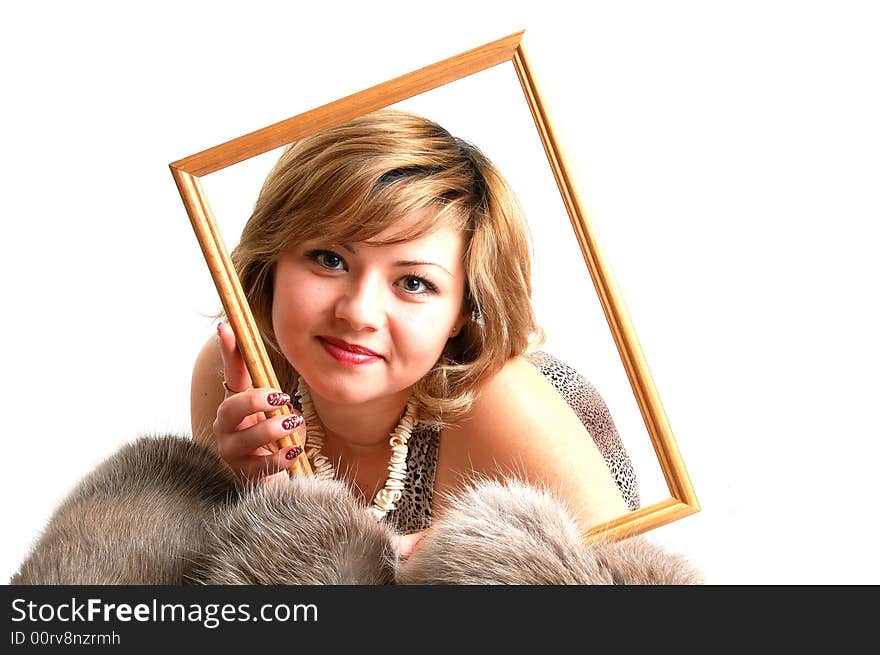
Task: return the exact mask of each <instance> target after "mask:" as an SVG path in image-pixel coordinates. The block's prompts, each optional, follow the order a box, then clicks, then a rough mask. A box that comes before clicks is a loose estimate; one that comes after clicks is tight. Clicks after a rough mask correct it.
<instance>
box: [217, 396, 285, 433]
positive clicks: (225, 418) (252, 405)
mask: <svg viewBox="0 0 880 655" xmlns="http://www.w3.org/2000/svg"><path fill="white" fill-rule="evenodd" d="M284 406H287V407H288V408H289V411H290V413H291V414H296V415H297V416H301V414H300V413H299V412H297V411H295V410H292V409H290V396H289V395H288V394H286V393H284V392H283V391H280V390H278V389H272V388H260V389H247V390H246V391H242V392H240V393H236V394H232V395H230V394H229V393H227V394H226V400H224V401H223V402H222V403H220V406H219V407H218V408H217V419H216V420H215V421H214V434H216V435H221V434H225V433H228V432H235V431H237V430H240V429H242V428H243V427H247V426H242V423H243V422H245V419H247V418H249V417H251V416H253V415H254V414H256V415H257V416H258V420H263V418H264V413H265V412H274V411H275V410H277V409H279V408H281V407H284ZM250 422H252V421H249V422H248V423H250Z"/></svg>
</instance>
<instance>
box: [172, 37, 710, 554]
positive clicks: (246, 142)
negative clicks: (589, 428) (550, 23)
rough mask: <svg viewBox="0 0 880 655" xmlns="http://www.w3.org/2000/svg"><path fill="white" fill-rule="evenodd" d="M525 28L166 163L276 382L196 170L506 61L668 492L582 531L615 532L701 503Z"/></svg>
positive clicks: (242, 345) (256, 369) (242, 340)
mask: <svg viewBox="0 0 880 655" xmlns="http://www.w3.org/2000/svg"><path fill="white" fill-rule="evenodd" d="M524 34H525V32H524V31H522V32H517V33H515V34H511V35H510V36H507V37H504V38H501V39H498V40H496V41H492V42H490V43H487V44H485V45H483V46H480V47H477V48H474V49H472V50H468V51H466V52H463V53H461V54H459V55H456V56H453V57H450V58H448V59H444V60H442V61H439V62H437V63H435V64H431V65H429V66H426V67H424V68H420V69H418V70H416V71H413V72H411V73H407V74H405V75H402V76H400V77H397V78H394V79H392V80H389V81H387V82H384V83H382V84H379V85H376V86H373V87H371V88H368V89H365V90H363V91H360V92H358V93H354V94H352V95H349V96H346V97H344V98H341V99H339V100H336V101H334V102H331V103H328V104H326V105H323V106H321V107H318V108H316V109H312V110H310V111H307V112H304V113H302V114H299V115H297V116H293V117H292V118H288V119H286V120H283V121H281V122H278V123H275V124H273V125H269V126H267V127H264V128H262V129H259V130H256V131H255V132H251V133H249V134H245V135H244V136H240V137H238V138H235V139H232V140H231V141H227V142H225V143H222V144H220V145H217V146H215V147H213V148H209V149H207V150H204V151H202V152H199V153H196V154H194V155H191V156H189V157H185V158H183V159H180V160H178V161H175V162H173V163H171V164H170V168H171V173H172V175H173V177H174V180H175V182H176V184H177V187H178V190H179V191H180V195H181V198H182V200H183V204H184V206H185V208H186V212H187V214H188V216H189V218H190V221H191V222H192V226H193V229H194V231H195V233H196V237H197V239H198V242H199V246H200V247H201V249H202V253H203V255H204V257H205V260H206V262H207V264H208V268H209V270H210V273H211V277H212V278H213V281H214V284H215V286H216V288H217V291H218V293H219V296H220V300H221V302H222V304H223V308H224V310H225V312H226V316H227V318H228V320H229V322H230V324H231V325H232V328H233V330H234V331H235V334H236V337H237V340H238V346H239V349H240V350H241V352H242V355H243V357H244V360H245V362H246V364H247V367H248V370H249V371H250V374H251V378H252V380H253V383H254V385H255V386H260V387H262V386H277V385H278V382H277V378H276V376H275V372H274V371H273V369H272V366H271V364H270V362H269V358H268V355H267V353H266V350H265V347H264V345H263V342H262V339H261V338H260V335H259V331H258V330H257V327H256V324H255V322H254V318H253V316H252V314H251V311H250V308H249V306H248V303H247V301H246V299H245V295H244V292H243V290H242V288H241V285H240V282H239V280H238V276H237V275H236V273H235V269H234V267H233V265H232V262H231V260H230V258H229V254H228V252H227V250H226V247H225V245H224V241H223V238H222V235H221V234H220V232H219V230H218V228H217V223H216V221H215V218H214V215H213V214H212V211H211V207H210V204H209V202H208V198H207V196H206V194H205V191H204V189H203V187H202V184H201V182H200V178H201V177H203V176H205V175H208V174H210V173H213V172H216V171H218V170H221V169H224V168H226V167H229V166H232V165H233V164H236V163H239V162H241V161H244V160H246V159H249V158H251V157H255V156H257V155H260V154H263V153H265V152H268V151H269V150H273V149H275V148H278V147H281V146H284V145H286V144H288V143H291V142H293V141H295V140H297V139H299V138H302V137H304V136H307V135H310V134H315V133H317V132H320V131H321V130H324V129H326V128H329V127H332V126H334V125H338V124H340V123H344V122H346V121H349V120H351V119H353V118H356V117H357V116H360V115H362V114H365V113H369V112H372V111H376V110H378V109H382V108H384V107H387V106H390V105H393V104H395V103H397V102H400V101H403V100H406V99H407V98H411V97H413V96H416V95H418V94H421V93H424V92H426V91H430V90H431V89H435V88H437V87H440V86H442V85H445V84H448V83H450V82H454V81H456V80H459V79H462V78H464V77H467V76H469V75H472V74H475V73H478V72H480V71H483V70H485V69H487V68H490V67H493V66H496V65H499V64H503V63H505V62H510V64H511V65H512V66H513V67H514V69H515V72H516V75H517V77H518V79H519V82H520V85H521V87H522V91H523V93H524V95H525V99H526V102H527V103H528V106H529V109H530V111H531V114H532V118H533V120H534V124H535V127H536V129H537V130H538V134H539V136H540V139H541V142H542V144H543V147H544V151H545V153H546V155H547V160H548V162H549V164H550V168H551V170H552V172H553V176H554V178H555V180H556V184H557V186H558V189H559V192H560V194H561V197H562V201H563V203H564V205H565V208H566V210H567V212H568V216H569V219H570V221H571V226H572V228H573V231H574V235H575V237H576V239H577V241H578V244H579V246H580V250H581V253H582V255H583V258H584V261H585V263H586V265H587V268H588V270H589V273H590V277H591V279H592V282H593V286H594V287H595V290H596V293H597V294H598V298H599V301H600V303H601V306H602V310H603V312H604V314H605V318H606V320H607V322H608V326H609V328H610V329H611V333H612V336H613V338H614V342H615V344H616V346H617V350H618V353H619V354H620V359H621V361H622V363H623V366H624V369H625V371H626V375H627V378H628V380H629V383H630V385H631V387H632V390H633V394H634V395H635V399H636V402H637V404H638V407H639V410H640V412H641V415H642V418H643V420H644V423H645V427H646V428H647V431H648V434H649V435H650V438H651V441H652V444H653V447H654V452H655V453H656V455H657V458H658V462H659V464H660V468H661V469H662V471H663V475H664V478H665V480H666V484H667V487H668V489H669V493H670V497H669V498H667V499H664V500H661V501H659V502H654V503H652V504H650V505H648V506H646V507H642V508H640V509H637V510H635V511H632V512H629V513H627V514H625V515H623V516H620V517H618V518H615V519H613V520H611V521H608V522H606V523H603V524H600V525H597V526H595V527H593V528H592V529H591V530H590V531H589V532H588V533H587V534H586V535H585V539H587V540H594V539H620V538H624V537H627V536H631V535H635V534H641V533H644V532H646V531H648V530H651V529H653V528H656V527H659V526H661V525H665V524H668V523H670V522H672V521H676V520H678V519H680V518H683V517H685V516H688V515H690V514H693V513H695V512H698V511H699V509H700V507H699V504H698V502H697V498H696V495H695V493H694V489H693V486H692V485H691V481H690V477H689V476H688V473H687V470H686V468H685V465H684V462H683V460H682V458H681V455H680V453H679V450H678V446H677V444H676V441H675V437H674V435H673V433H672V430H671V428H670V426H669V422H668V420H667V417H666V414H665V412H664V410H663V406H662V404H661V402H660V398H659V395H658V393H657V390H656V388H655V386H654V382H653V379H652V377H651V373H650V370H649V368H648V364H647V362H646V361H645V357H644V354H643V353H642V349H641V346H640V344H639V340H638V337H637V335H636V332H635V329H634V328H633V325H632V323H631V321H630V318H629V315H628V312H627V310H626V306H625V304H624V302H623V298H622V296H621V294H620V291H619V289H618V288H617V285H616V283H615V281H614V276H613V274H612V273H611V269H610V267H609V265H608V263H607V261H606V260H605V257H604V255H603V253H602V252H601V249H600V247H599V244H598V241H597V238H596V236H595V233H594V231H593V230H592V229H591V226H590V221H589V219H588V217H587V214H586V212H585V211H584V208H583V203H582V202H581V200H580V198H581V197H583V194H581V193H580V192H579V191H578V187H577V180H576V179H575V178H574V176H573V175H572V174H571V173H570V171H571V170H572V169H571V167H570V166H569V165H568V163H567V161H566V156H565V153H564V152H563V149H562V147H561V144H560V142H559V140H558V138H557V136H556V133H555V131H554V128H553V123H552V121H551V119H550V116H549V115H548V112H547V108H546V106H545V104H546V103H545V102H544V101H543V100H542V97H541V93H540V90H539V86H538V83H537V81H536V79H535V73H534V69H533V66H532V65H531V63H530V62H529V58H528V57H527V55H526V51H525V48H524V46H523V37H524ZM288 411H289V410H288V409H286V408H282V409H279V410H277V412H278V413H287V412H288ZM300 430H304V428H300ZM303 442H304V432H300V431H298V432H294V433H293V436H292V437H287V438H285V440H283V441H280V442H278V445H279V447H283V446H290V445H293V444H295V443H296V444H300V445H301V444H302V443H303ZM295 462H296V463H295V464H294V467H293V468H292V469H291V472H292V473H294V474H304V475H311V474H312V471H311V467H310V466H309V463H308V461H307V459H306V458H305V457H299V458H297V459H296V461H295Z"/></svg>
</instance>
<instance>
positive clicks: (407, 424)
mask: <svg viewBox="0 0 880 655" xmlns="http://www.w3.org/2000/svg"><path fill="white" fill-rule="evenodd" d="M296 395H297V396H298V397H299V400H300V406H301V407H302V415H303V419H305V423H306V455H307V456H308V458H309V459H310V460H311V462H312V467H313V468H314V470H315V477H316V478H318V479H320V480H332V479H333V478H335V477H336V471H334V470H333V464H331V463H330V460H329V459H327V457H326V456H325V455H323V454H322V453H321V447H322V446H323V445H324V427H323V426H322V425H321V419H319V418H318V414H317V413H316V412H315V405H314V404H313V403H312V396H311V394H310V393H309V388H308V386H307V385H306V382H305V380H303V377H302V376H300V377H299V384H298V385H297V388H296ZM418 410H419V404H418V402H417V401H416V399H415V398H413V397H411V398H410V399H409V400H408V401H407V403H406V412H404V414H403V418H402V419H400V423H398V424H397V427H396V428H394V431H393V432H392V433H391V439H390V440H389V443H390V444H391V460H390V461H389V462H388V479H387V480H386V481H385V486H384V487H383V488H382V489H380V490H379V491H378V492H377V493H376V497H375V498H373V504H372V505H371V506H370V507H369V508H368V509H367V511H368V512H369V513H370V515H371V516H373V517H374V518H375V519H376V520H377V521H378V520H380V519H382V518H383V517H384V516H385V515H386V514H387V513H388V512H390V511H391V510H393V509H395V507H396V505H395V503H396V502H397V501H399V500H400V497H401V496H402V495H403V487H404V481H405V480H406V454H407V451H408V447H407V445H406V442H407V441H408V440H409V438H410V436H411V434H412V429H413V426H414V425H415V424H416V421H417V420H418Z"/></svg>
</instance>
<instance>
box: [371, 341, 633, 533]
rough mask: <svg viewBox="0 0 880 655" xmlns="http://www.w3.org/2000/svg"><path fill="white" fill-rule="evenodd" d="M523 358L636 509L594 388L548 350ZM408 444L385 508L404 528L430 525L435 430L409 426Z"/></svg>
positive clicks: (629, 475)
mask: <svg viewBox="0 0 880 655" xmlns="http://www.w3.org/2000/svg"><path fill="white" fill-rule="evenodd" d="M528 359H529V361H530V362H531V363H532V364H534V365H535V366H536V367H537V368H538V370H540V371H541V373H542V374H543V375H544V377H546V378H547V379H548V380H549V381H550V382H551V383H552V384H553V386H554V387H555V388H556V390H557V391H558V392H559V393H560V394H561V395H562V397H563V398H565V400H566V402H567V403H568V404H569V406H570V407H571V408H572V409H573V410H574V412H575V414H577V416H578V418H579V419H580V420H581V423H583V424H584V426H585V427H586V428H587V430H588V431H589V433H590V436H592V437H593V441H595V442H596V446H597V447H598V448H599V452H600V453H602V457H603V458H604V459H605V463H606V464H607V465H608V469H609V470H610V471H611V475H612V476H613V477H614V481H615V482H616V483H617V486H618V488H619V489H620V493H621V495H622V496H623V499H624V500H625V501H626V504H627V506H628V507H629V509H630V510H635V509H638V508H639V505H640V502H641V501H640V499H639V484H638V479H637V478H636V475H635V471H634V470H633V466H632V462H631V461H630V458H629V455H628V454H627V452H626V449H625V448H624V447H623V443H622V442H621V440H620V436H619V435H618V434H617V428H615V427H614V421H613V419H612V418H611V413H610V412H609V411H608V407H607V406H606V405H605V402H604V401H603V400H602V397H601V396H600V395H599V392H598V391H596V389H595V387H593V385H592V384H590V383H589V382H588V381H587V380H586V379H585V378H584V377H583V376H582V375H581V374H580V373H578V372H577V371H576V370H575V369H573V368H572V367H571V366H569V365H568V364H566V363H565V362H563V361H561V360H559V359H557V358H556V357H554V356H553V355H550V354H549V353H546V352H543V351H538V352H535V353H531V354H529V355H528ZM408 445H409V454H408V455H407V458H406V466H407V475H406V481H405V483H404V484H405V487H404V490H403V496H402V497H401V499H400V501H399V502H398V503H397V509H395V510H393V511H391V512H389V513H388V514H387V520H388V521H389V522H390V523H391V525H393V526H394V527H395V528H396V530H397V531H398V532H401V533H405V534H406V533H410V532H416V531H418V530H424V529H425V528H427V527H429V526H430V525H431V503H432V500H433V496H434V474H435V472H436V466H437V451H438V447H439V445H440V431H439V430H438V429H432V428H422V429H418V428H417V429H415V430H413V432H412V435H411V436H410V439H409V442H408Z"/></svg>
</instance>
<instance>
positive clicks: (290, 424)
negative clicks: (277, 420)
mask: <svg viewBox="0 0 880 655" xmlns="http://www.w3.org/2000/svg"><path fill="white" fill-rule="evenodd" d="M302 422H303V417H302V416H300V415H299V414H294V415H293V416H288V417H287V418H286V419H284V420H283V421H281V427H282V428H284V429H285V430H296V428H297V426H299V425H302Z"/></svg>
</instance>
